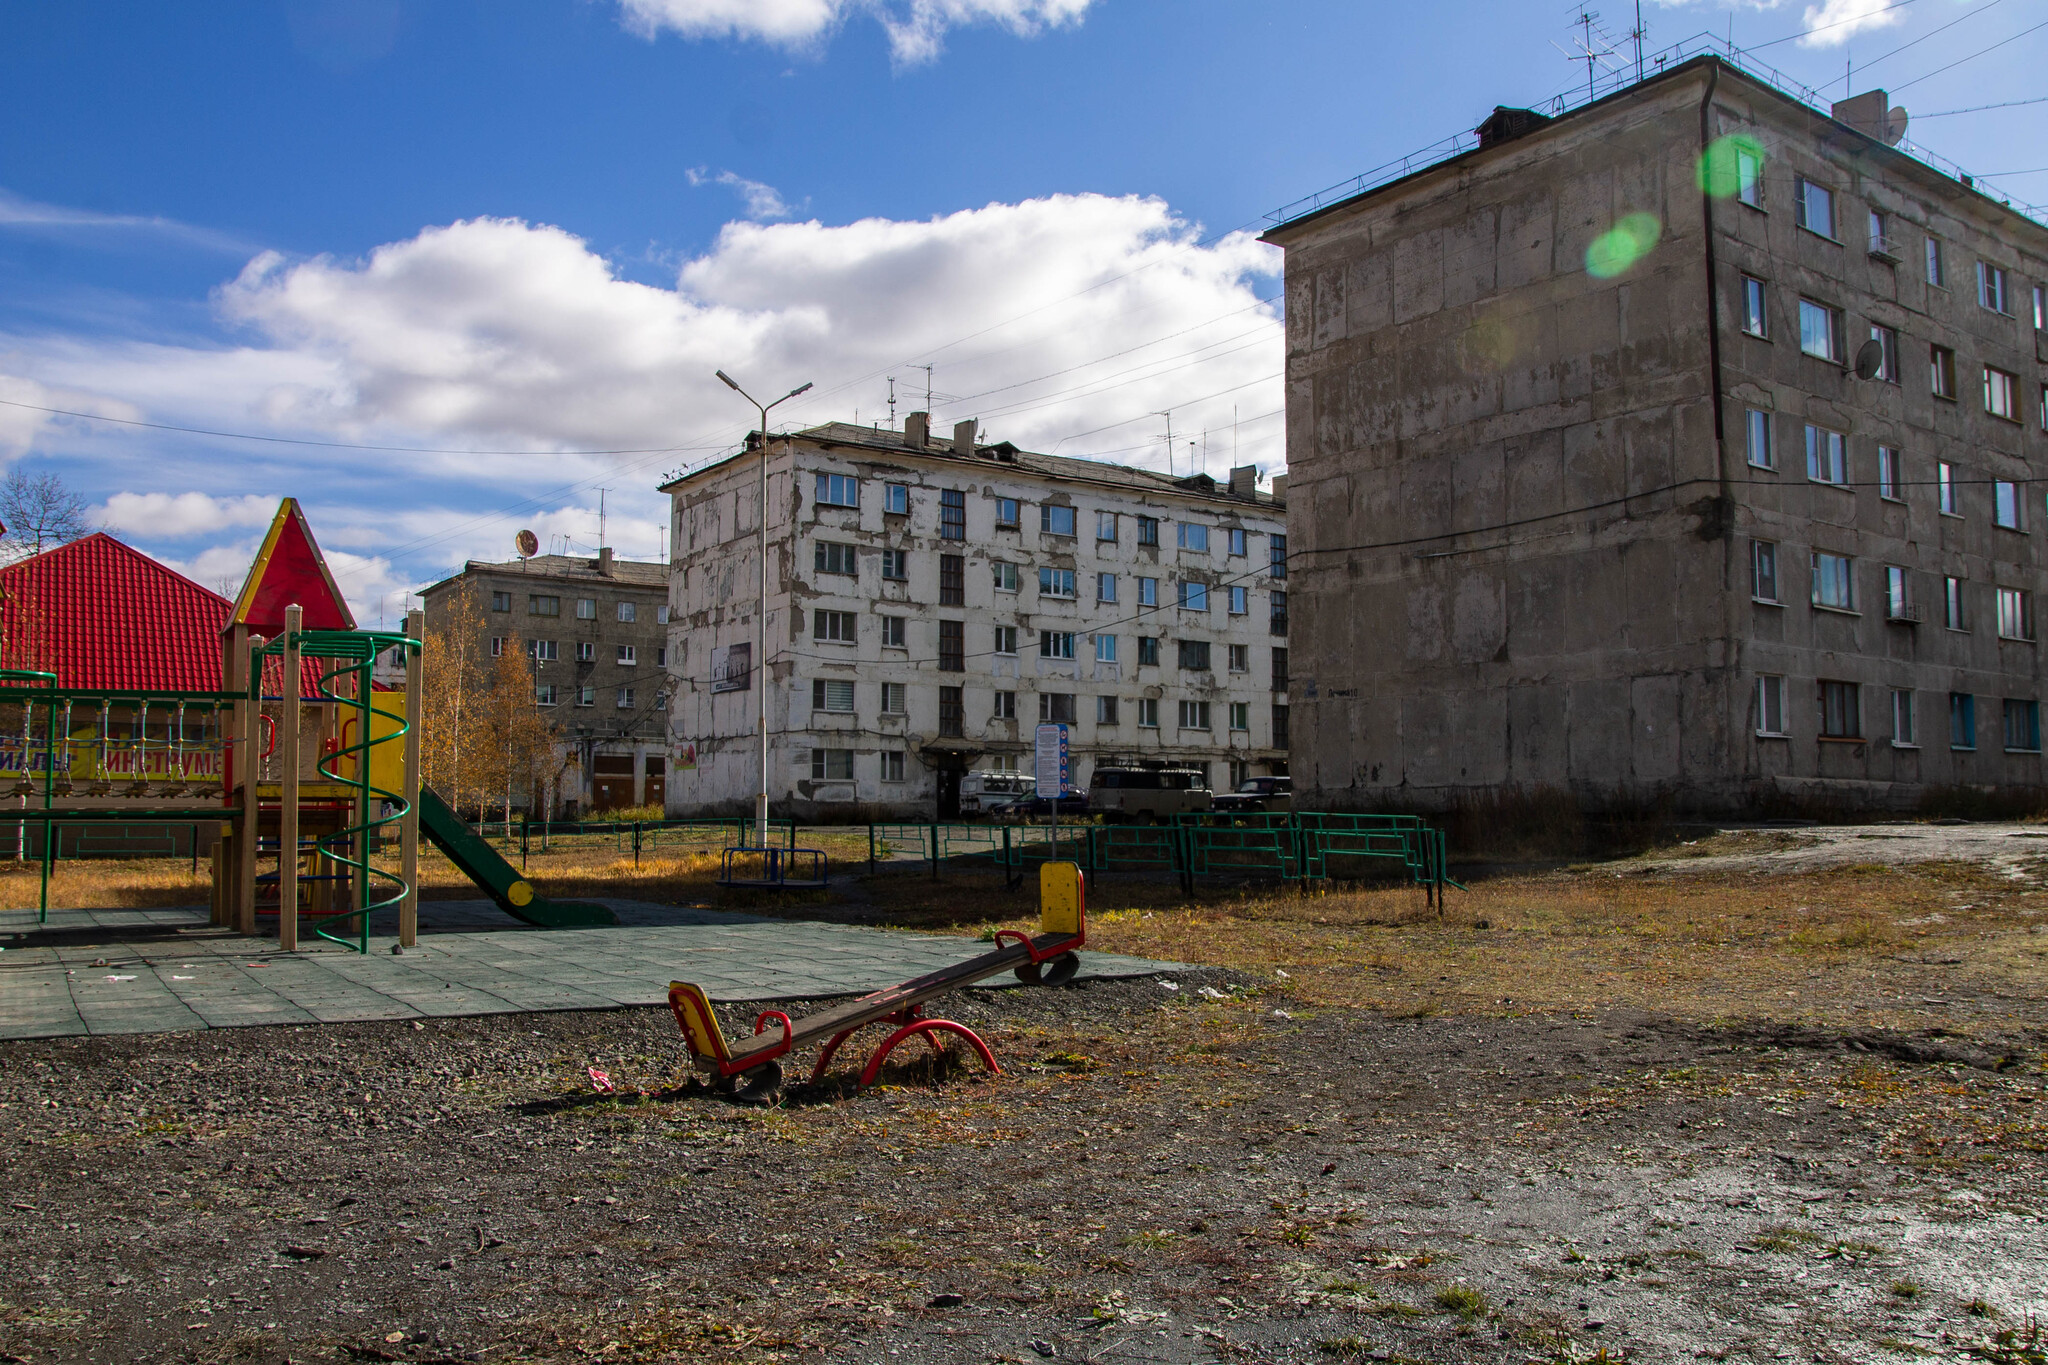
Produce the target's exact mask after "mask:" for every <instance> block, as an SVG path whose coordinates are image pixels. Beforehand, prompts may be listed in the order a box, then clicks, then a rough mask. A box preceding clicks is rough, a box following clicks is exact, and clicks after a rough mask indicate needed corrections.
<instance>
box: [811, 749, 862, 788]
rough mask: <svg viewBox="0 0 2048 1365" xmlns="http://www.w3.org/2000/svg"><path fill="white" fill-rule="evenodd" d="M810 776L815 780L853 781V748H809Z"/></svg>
mask: <svg viewBox="0 0 2048 1365" xmlns="http://www.w3.org/2000/svg"><path fill="white" fill-rule="evenodd" d="M811 778H812V780H814V781H817V782H851V781H853V750H851V749H813V750H811Z"/></svg>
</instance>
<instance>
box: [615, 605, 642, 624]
mask: <svg viewBox="0 0 2048 1365" xmlns="http://www.w3.org/2000/svg"><path fill="white" fill-rule="evenodd" d="M638 616H639V612H638V611H637V609H636V608H635V606H634V604H633V603H631V602H621V603H619V619H620V620H621V621H633V620H636V619H637V618H638Z"/></svg>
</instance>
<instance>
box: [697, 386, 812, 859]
mask: <svg viewBox="0 0 2048 1365" xmlns="http://www.w3.org/2000/svg"><path fill="white" fill-rule="evenodd" d="M718 377H719V379H720V380H722V381H723V382H724V384H725V386H726V387H727V388H728V389H731V390H732V391H733V392H734V393H736V394H738V395H739V396H740V397H742V398H744V399H746V400H747V401H748V402H749V403H753V404H754V408H755V410H756V411H757V412H759V413H760V414H761V426H760V432H761V604H760V606H759V607H758V608H757V609H756V610H755V612H754V668H755V670H756V673H755V677H756V679H757V680H758V682H759V685H760V699H759V701H758V703H757V709H758V710H759V712H760V732H761V733H760V738H761V790H760V791H759V793H758V794H756V796H755V797H754V842H755V843H756V844H758V845H759V846H760V847H762V848H766V847H768V413H769V410H770V409H772V408H776V407H780V406H781V405H782V404H784V403H787V402H788V401H789V400H790V399H792V398H794V397H796V396H797V395H798V394H800V393H803V392H805V391H807V390H808V389H809V388H810V387H811V386H810V385H809V384H802V385H799V386H798V387H796V388H793V389H791V390H790V391H789V392H788V393H785V394H784V395H782V397H780V398H778V399H776V400H775V401H774V402H773V403H769V404H766V405H763V404H761V403H758V402H755V400H754V396H753V395H752V394H750V393H748V392H747V391H746V390H745V389H743V388H741V387H740V386H739V385H738V384H735V383H734V382H733V380H732V376H731V375H729V374H727V373H726V372H725V371H724V370H720V371H719V372H718ZM790 476H791V477H792V478H794V477H795V471H794V470H792V471H791V475H790Z"/></svg>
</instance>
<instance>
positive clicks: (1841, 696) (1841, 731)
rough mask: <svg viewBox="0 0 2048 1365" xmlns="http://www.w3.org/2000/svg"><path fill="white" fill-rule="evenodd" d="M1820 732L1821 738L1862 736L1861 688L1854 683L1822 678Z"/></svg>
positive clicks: (1859, 737)
mask: <svg viewBox="0 0 2048 1365" xmlns="http://www.w3.org/2000/svg"><path fill="white" fill-rule="evenodd" d="M1820 733H1821V737H1822V738H1823V739H1861V738H1863V707H1862V689H1861V688H1859V687H1857V685H1856V684H1855V683H1852V682H1829V681H1827V680H1825V679H1823V680H1822V682H1821V685H1820Z"/></svg>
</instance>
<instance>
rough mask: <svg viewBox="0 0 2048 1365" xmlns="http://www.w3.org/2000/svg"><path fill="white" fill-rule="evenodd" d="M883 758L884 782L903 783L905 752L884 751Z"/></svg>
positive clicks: (895, 750) (899, 750)
mask: <svg viewBox="0 0 2048 1365" xmlns="http://www.w3.org/2000/svg"><path fill="white" fill-rule="evenodd" d="M881 758H882V780H883V781H884V782H901V781H903V780H904V777H903V770H904V763H903V751H902V750H901V749H884V750H882V754H881Z"/></svg>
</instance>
